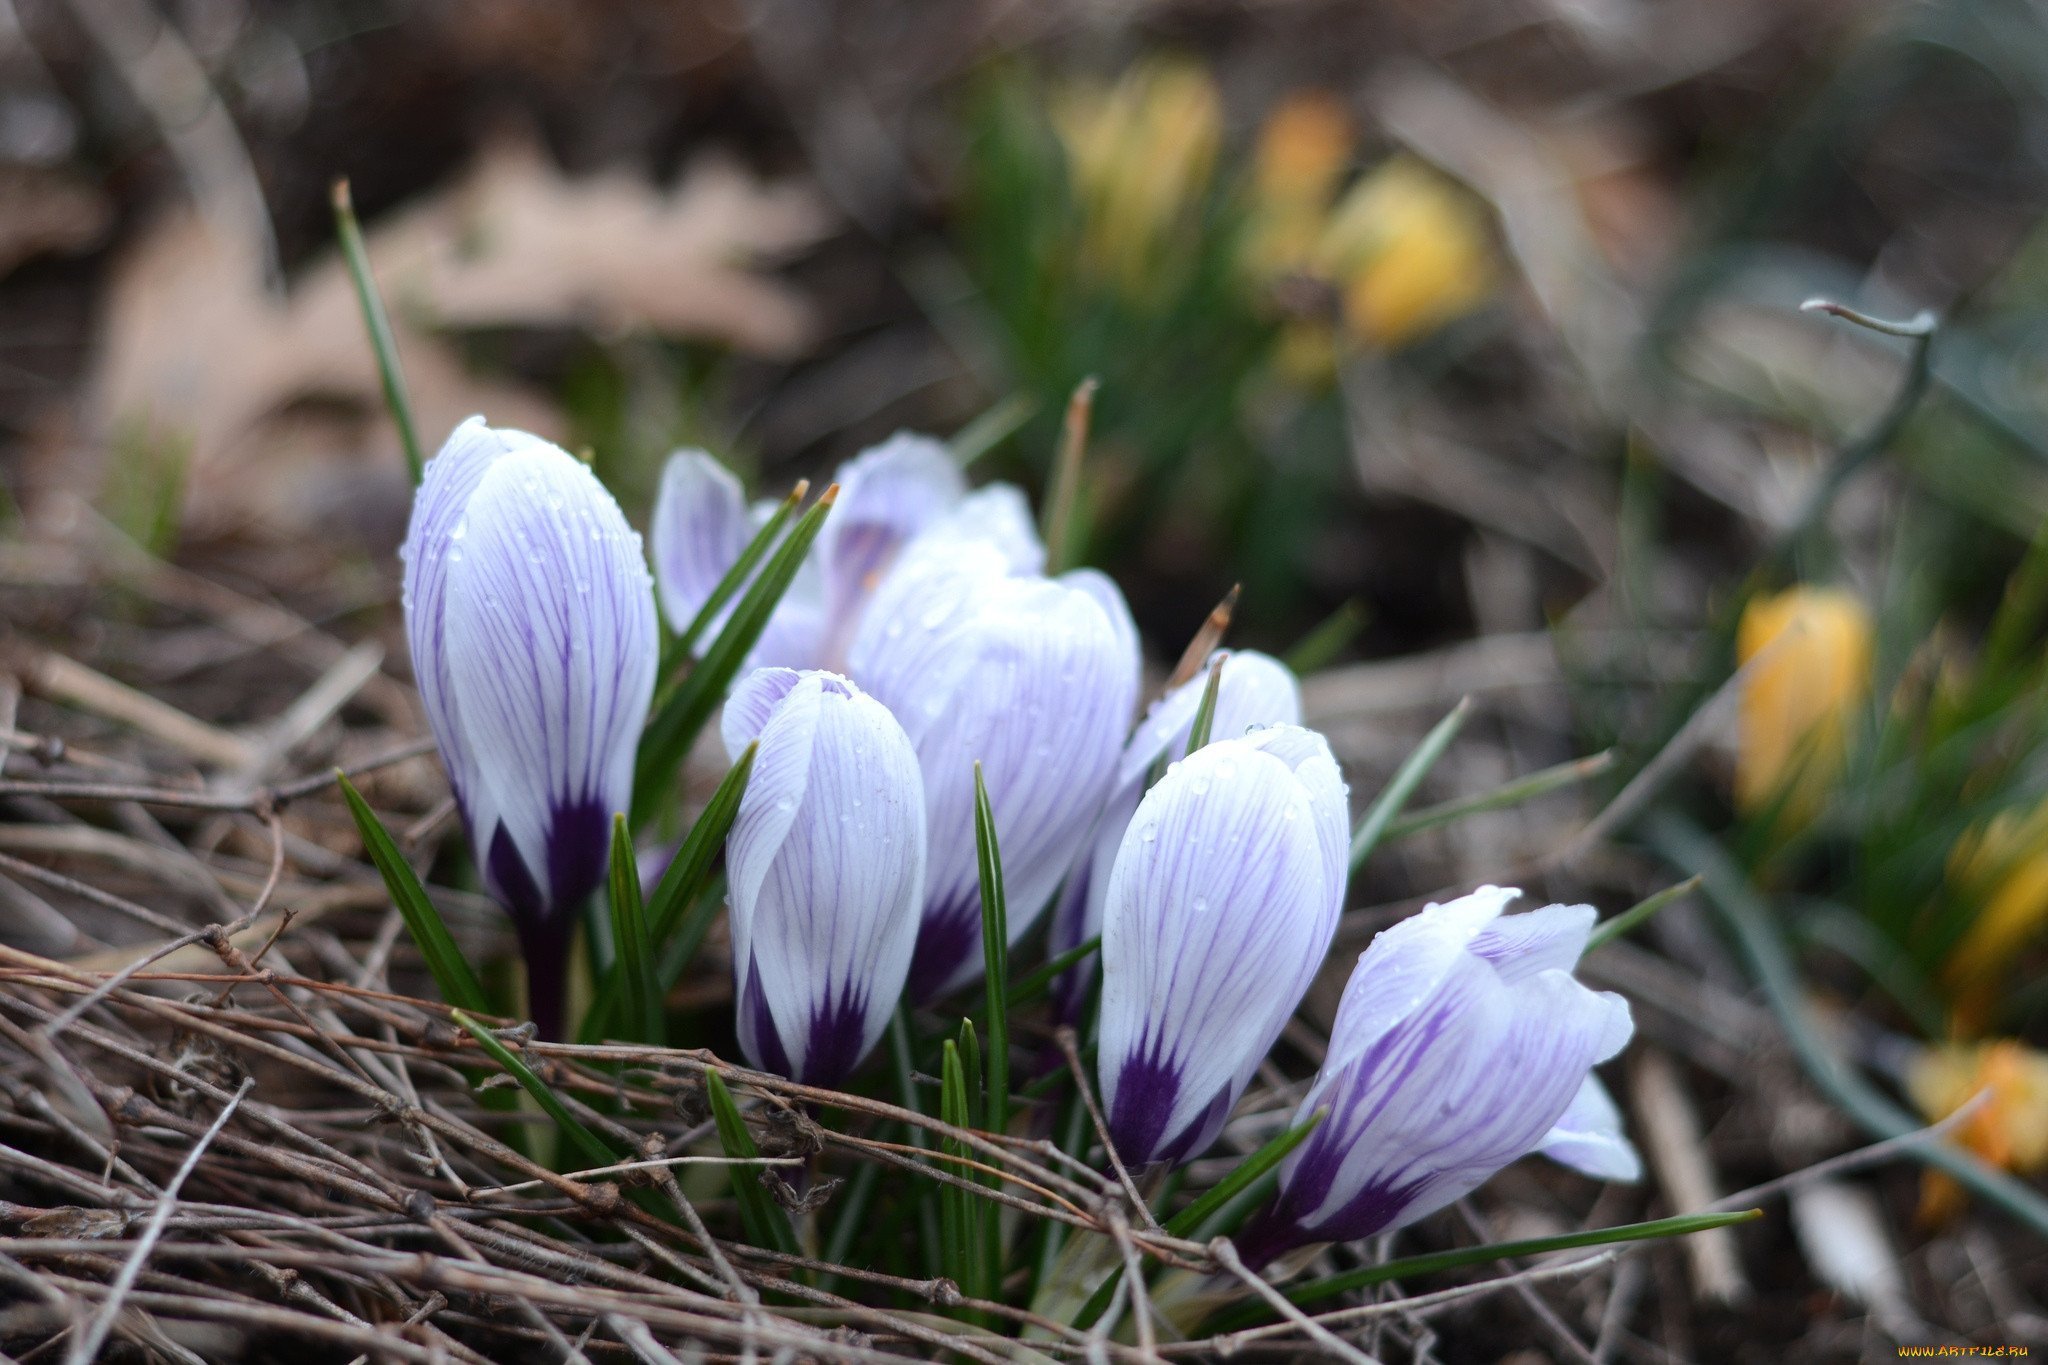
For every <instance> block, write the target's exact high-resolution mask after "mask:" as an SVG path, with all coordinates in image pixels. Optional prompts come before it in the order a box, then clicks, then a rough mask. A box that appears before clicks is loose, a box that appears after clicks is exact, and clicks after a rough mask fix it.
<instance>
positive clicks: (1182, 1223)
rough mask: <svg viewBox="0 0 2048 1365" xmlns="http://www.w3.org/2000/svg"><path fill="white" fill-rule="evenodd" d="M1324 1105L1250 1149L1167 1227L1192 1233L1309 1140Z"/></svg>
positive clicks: (1324, 1114) (1175, 1232) (1174, 1231)
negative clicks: (1242, 1158)
mask: <svg viewBox="0 0 2048 1365" xmlns="http://www.w3.org/2000/svg"><path fill="white" fill-rule="evenodd" d="M1329 1113H1330V1111H1329V1110H1327V1109H1318V1110H1316V1112H1315V1113H1313V1114H1310V1115H1309V1116H1308V1122H1307V1123H1302V1124H1297V1125H1295V1126H1294V1127H1292V1128H1289V1129H1288V1130H1287V1131H1286V1132H1284V1133H1281V1134H1279V1135H1277V1136H1276V1137H1274V1138H1273V1140H1272V1141H1270V1142H1268V1143H1267V1144H1266V1145H1265V1146H1263V1147H1261V1148H1259V1150H1258V1151H1256V1152H1253V1153H1252V1154H1251V1155H1250V1156H1248V1157H1246V1158H1245V1159H1244V1160H1243V1161H1240V1162H1238V1163H1237V1165H1236V1166H1234V1167H1232V1168H1231V1171H1230V1174H1229V1175H1226V1176H1224V1177H1223V1178H1222V1179H1221V1180H1219V1181H1217V1182H1216V1183H1215V1184H1214V1185H1211V1186H1210V1187H1209V1188H1208V1189H1207V1190H1204V1191H1203V1192H1202V1196H1201V1198H1199V1199H1197V1200H1195V1202H1194V1203H1192V1204H1190V1205H1188V1206H1187V1207H1186V1208H1184V1209H1182V1210H1181V1211H1180V1212H1179V1213H1176V1214H1175V1215H1173V1217H1171V1218H1169V1219H1167V1220H1166V1230H1167V1231H1168V1232H1170V1233H1172V1234H1173V1235H1174V1236H1176V1237H1192V1236H1193V1235H1194V1234H1195V1233H1196V1232H1197V1231H1198V1230H1200V1228H1201V1226H1202V1224H1204V1223H1206V1222H1208V1221H1209V1219H1210V1217H1211V1216H1213V1215H1214V1214H1215V1213H1216V1212H1217V1210H1219V1209H1221V1208H1222V1207H1223V1206H1224V1205H1225V1204H1228V1203H1229V1202H1230V1201H1231V1200H1233V1199H1235V1198H1237V1196H1238V1194H1239V1193H1240V1192H1241V1191H1243V1190H1245V1189H1248V1188H1250V1187H1251V1186H1252V1185H1253V1184H1254V1183H1255V1182H1256V1181H1257V1180H1258V1179H1259V1177H1260V1176H1262V1175H1264V1174H1265V1173H1266V1172H1268V1171H1270V1170H1272V1169H1274V1168H1275V1167H1276V1166H1278V1165H1279V1164H1280V1163H1281V1162H1282V1161H1285V1160H1286V1159H1287V1154H1288V1153H1289V1152H1291V1151H1293V1150H1294V1149H1295V1148H1296V1147H1299V1146H1301V1144H1302V1143H1304V1142H1306V1141H1307V1140H1308V1135H1309V1134H1310V1133H1313V1132H1314V1131H1315V1130H1316V1125H1317V1124H1319V1123H1321V1122H1322V1121H1323V1120H1324V1119H1325V1118H1327V1117H1328V1116H1329Z"/></svg>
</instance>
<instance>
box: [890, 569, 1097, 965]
mask: <svg viewBox="0 0 2048 1365" xmlns="http://www.w3.org/2000/svg"><path fill="white" fill-rule="evenodd" d="M941 551H943V553H942V552H941ZM852 664H853V676H854V677H855V678H856V679H857V680H858V681H859V682H860V684H861V686H862V687H864V688H866V689H867V690H868V691H869V692H870V693H871V694H872V695H874V696H875V697H876V698H878V699H879V700H881V701H882V702H883V703H885V704H886V705H887V706H888V707H889V709H890V710H891V711H892V712H893V713H894V714H895V715H896V717H897V719H898V720H899V721H901V722H902V725H903V729H904V732H905V733H906V734H908V735H909V736H910V740H911V743H912V744H913V745H914V746H915V747H916V749H917V754H918V761H919V764H920V765H921V766H922V768H923V770H924V779H925V809H926V813H927V828H928V830H929V845H930V849H931V867H930V870H929V874H928V876H927V878H926V885H925V911H924V930H923V935H922V937H921V938H920V940H919V943H918V954H917V960H916V962H915V963H914V964H913V966H912V969H911V990H912V993H913V994H914V995H915V996H917V998H919V999H925V1000H928V999H932V998H935V997H936V996H938V995H942V994H944V993H945V992H947V991H950V990H953V989H956V988H957V987H959V986H961V985H964V984H966V983H967V982H968V981H971V980H973V979H974V977H975V976H976V975H977V974H978V973H979V972H980V970H981V962H982V953H981V911H980V903H981V898H980V885H979V878H978V876H977V872H976V865H975V842H974V764H975V763H976V762H977V761H979V762H980V763H981V764H982V767H983V772H984V776H985V780H986V782H987V784H988V790H989V799H990V804H991V807H992V809H993V812H994V815H995V822H996V834H997V838H998V841H999V843H1000V845H1001V849H1002V857H1003V880H1004V890H1005V893H1006V899H1007V901H1008V906H1009V925H1010V934H1011V937H1012V939H1013V940H1014V939H1016V938H1018V937H1020V936H1022V935H1023V934H1024V933H1025V932H1026V931H1027V930H1028V929H1029V928H1030V927H1031V925H1032V924H1033V923H1034V922H1035V921H1036V920H1037V918H1038V916H1039V915H1040V914H1042V913H1043V912H1044V910H1045V908H1046V906H1047V905H1048V903H1049V902H1050V901H1051V899H1052V896H1053V893H1054V892H1055V891H1056V890H1057V889H1058V886H1059V884H1060V881H1061V880H1062V878H1064V876H1065V875H1066V872H1067V869H1068V868H1069V867H1071V866H1072V864H1073V861H1074V858H1075V856H1076V854H1077V853H1078V851H1079V849H1080V846H1081V844H1082V841H1083V840H1085V839H1086V838H1087V837H1088V833H1089V829H1090V826H1091V824H1092V822H1093V820H1094V817H1095V814H1096V812H1097V810H1098V809H1099V808H1100V804H1101V801H1102V798H1103V793H1104V792H1105V791H1106V790H1107V787H1108V781H1109V775H1110V771H1111V769H1112V768H1113V767H1114V765H1115V762H1116V754H1117V748H1118V746H1119V744H1120V743H1121V741H1122V738H1123V730H1124V725H1125V723H1126V720H1127V718H1128V717H1129V715H1130V713H1131V708H1132V706H1133V705H1134V704H1135V698H1136V693H1137V670H1136V660H1135V658H1134V656H1133V655H1132V654H1131V653H1130V652H1129V650H1128V649H1126V648H1125V646H1124V642H1123V641H1122V640H1121V639H1120V638H1119V635H1118V631H1117V628H1116V626H1115V625H1114V623H1113V622H1112V621H1111V619H1110V617H1109V615H1108V614H1107V613H1106V612H1105V611H1104V610H1103V608H1102V607H1101V605H1099V603H1098V602H1097V600H1096V599H1095V597H1094V596H1092V595H1091V593H1090V592H1089V591H1087V590H1084V589H1082V588H1079V587H1074V586H1070V585H1067V584H1064V583H1059V582H1051V581H1048V580H1045V579H1042V578H1027V577H1012V576H1010V575H1009V563H1008V560H1007V558H1006V557H1005V555H1004V552H1003V551H1002V550H1001V549H1000V548H998V547H997V546H995V545H994V544H992V543H990V542H987V541H960V542H948V543H946V544H944V545H939V544H937V543H929V544H928V543H927V542H926V541H925V540H923V539H921V540H920V541H919V543H918V544H917V545H914V546H913V547H912V549H911V551H910V552H909V553H908V554H906V556H905V557H904V561H903V563H901V564H899V565H898V567H897V569H896V571H895V572H894V573H892V574H890V575H889V577H888V579H887V580H886V581H885V582H884V584H883V586H882V590H881V591H880V592H879V593H878V594H877V595H876V598H875V601H874V603H873V604H872V606H871V607H870V608H869V611H868V614H867V619H866V620H865V621H864V623H863V625H862V627H861V631H860V634H859V635H858V636H857V637H856V639H855V641H854V647H853V650H852Z"/></svg>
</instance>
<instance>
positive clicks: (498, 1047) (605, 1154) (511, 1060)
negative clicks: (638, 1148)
mask: <svg viewBox="0 0 2048 1365" xmlns="http://www.w3.org/2000/svg"><path fill="white" fill-rule="evenodd" d="M454 1013H455V1022H456V1023H458V1024H460V1025H462V1027H464V1028H465V1029H468V1030H469V1036H470V1037H472V1038H474V1039H476V1041H477V1046H479V1047H481V1048H482V1049H483V1050H484V1051H485V1052H486V1053H488V1054H489V1055H490V1058H491V1060H492V1061H494V1062H496V1063H497V1064H498V1065H499V1066H501V1067H503V1068H504V1070H505V1074H506V1075H508V1076H510V1077H512V1079H514V1080H516V1081H518V1082H519V1084H520V1085H521V1086H523V1087H525V1090H526V1093H527V1094H529V1095H531V1096H533V1099H534V1103H536V1104H538V1105H539V1106H540V1107H541V1108H542V1109H543V1110H545V1111H546V1112H547V1116H548V1117H549V1118H551V1119H553V1120H554V1121H555V1126H556V1127H557V1128H559V1129H561V1130H562V1135H563V1136H564V1137H566V1138H568V1139H569V1141H570V1142H572V1143H574V1144H575V1146H576V1150H577V1151H579V1152H581V1153H582V1154H583V1157H584V1159H585V1160H586V1161H588V1162H589V1163H590V1164H591V1165H592V1166H610V1165H612V1164H613V1163H614V1162H616V1161H617V1160H618V1159H619V1154H618V1153H617V1152H614V1151H613V1150H612V1149H611V1147H610V1146H609V1145H607V1144H606V1143H605V1141H604V1139H603V1138H600V1137H599V1136H598V1135H597V1134H595V1133H593V1132H591V1131H590V1130H589V1129H588V1128H586V1127H584V1126H583V1120H581V1119H579V1118H577V1117H576V1116H575V1115H574V1114H572V1113H570V1112H569V1106H568V1105H566V1104H564V1103H562V1098H561V1096H559V1095H557V1094H556V1093H555V1092H554V1091H553V1090H552V1089H551V1088H550V1087H549V1086H548V1083H547V1082H546V1081H544V1080H542V1079H541V1078H540V1077H539V1076H537V1075H535V1074H534V1072H533V1068H532V1067H529V1066H528V1065H527V1064H526V1063H525V1062H524V1061H523V1060H521V1058H520V1056H519V1054H518V1053H516V1052H514V1051H513V1050H512V1049H511V1048H509V1047H506V1046H505V1045H504V1044H503V1043H501V1042H499V1041H498V1035H496V1034H495V1033H492V1032H491V1031H490V1030H489V1029H487V1028H485V1027H484V1026H483V1025H482V1024H479V1023H478V1022H477V1021H476V1020H474V1019H472V1018H470V1017H469V1016H468V1015H467V1014H465V1013H463V1012H462V1011H461V1010H456V1011H455V1012H454Z"/></svg>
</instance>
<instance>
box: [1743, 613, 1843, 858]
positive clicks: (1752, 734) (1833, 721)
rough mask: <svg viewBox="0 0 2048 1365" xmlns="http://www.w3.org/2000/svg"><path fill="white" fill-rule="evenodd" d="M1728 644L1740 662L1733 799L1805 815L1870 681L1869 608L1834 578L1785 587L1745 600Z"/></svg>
mask: <svg viewBox="0 0 2048 1365" xmlns="http://www.w3.org/2000/svg"><path fill="white" fill-rule="evenodd" d="M1735 650H1736V656H1737V658H1738V659H1739V660H1740V662H1741V663H1742V664H1743V665H1744V667H1746V668H1747V669H1748V673H1747V675H1746V676H1745V677H1744V679H1743V682H1742V716H1741V726H1740V734H1739V736H1738V740H1737V749H1736V758H1735V804H1736V805H1738V806H1740V807H1741V808H1742V809H1743V810H1745V811H1750V812H1758V811H1769V810H1772V809H1775V810H1776V811H1777V812H1778V817H1779V818H1780V819H1781V820H1783V821H1784V822H1786V823H1787V824H1791V825H1802V824H1805V823H1806V822H1808V821H1809V820H1811V819H1812V818H1813V817H1814V816H1815V815H1818V814H1819V813H1820V808H1821V805H1822V803H1823V802H1824V801H1825V800H1826V799H1827V793H1828V789H1829V788H1830V787H1831V786H1833V785H1834V781H1835V778H1836V777H1837V776H1838V775H1839V774H1840V773H1841V770H1842V764H1843V762H1844V760H1845V759H1846V758H1847V755H1848V748H1849V727H1850V721H1851V718H1852V716H1853V713H1854V711H1855V709H1856V708H1857V707H1858V706H1860V705H1862V703H1863V699H1864V697H1865V696H1867V695H1868V694H1869V691H1870V656H1871V628H1870V613H1869V611H1867V610H1866V609H1865V608H1864V606H1863V604H1862V603H1861V602H1859V601H1857V600H1856V598H1855V597H1854V596H1852V595H1851V594H1849V593H1846V592H1843V591H1841V590H1840V589H1837V588H1792V589H1789V590H1788V591H1785V592H1782V593H1778V594H1776V595H1774V596H1770V597H1760V598H1757V599H1756V600H1755V601H1753V602H1751V603H1750V604H1749V605H1748V606H1747V607H1745V608H1744V609H1743V612H1742V622H1741V624H1740V625H1739V626H1738V627H1737V629H1736V636H1735Z"/></svg>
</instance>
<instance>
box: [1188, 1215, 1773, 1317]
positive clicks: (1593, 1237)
mask: <svg viewBox="0 0 2048 1365" xmlns="http://www.w3.org/2000/svg"><path fill="white" fill-rule="evenodd" d="M1761 1217H1763V1210H1762V1209H1743V1210H1741V1211H1739V1212H1736V1213H1687V1214H1681V1215H1679V1216H1678V1217H1676V1218H1659V1219H1656V1220H1655V1221H1653V1222H1648V1223H1624V1224H1622V1225H1620V1226H1619V1227H1611V1228H1589V1229H1587V1230H1586V1231H1584V1232H1566V1233H1560V1234H1558V1235H1557V1236H1555V1237H1530V1238H1527V1239H1525V1240H1523V1241H1519V1242H1495V1243H1492V1244H1490V1245H1488V1246H1479V1247H1459V1248H1457V1249H1456V1250H1454V1251H1434V1252H1431V1253H1429V1254H1428V1255H1425V1256H1404V1257H1402V1258H1401V1259H1399V1260H1396V1261H1386V1262H1383V1263H1381V1264H1379V1265H1369V1266H1365V1267H1362V1268H1361V1269H1358V1270H1350V1271H1346V1272H1345V1273H1344V1274H1342V1275H1331V1276H1329V1277H1327V1278H1326V1279H1321V1280H1314V1281H1311V1282H1310V1283H1308V1284H1304V1285H1298V1286H1296V1287H1295V1288H1293V1289H1289V1290H1285V1291H1283V1292H1284V1293H1285V1294H1286V1295H1287V1300H1288V1302H1290V1303H1293V1304H1296V1305H1298V1306H1306V1305H1308V1304H1312V1303H1320V1302H1322V1301H1323V1300H1324V1299H1331V1298H1335V1297H1336V1296H1337V1295H1339V1294H1348V1293H1350V1292H1352V1291H1353V1290H1357V1289H1367V1288H1370V1287H1371V1286H1373V1285H1376V1284H1385V1283H1386V1282H1387V1281H1389V1280H1405V1279H1412V1278H1414V1277H1415V1276H1418V1275H1434V1274H1436V1273H1437V1272H1438V1271H1442V1270H1455V1269H1457V1268H1458V1267H1459V1266H1467V1265H1484V1264H1486V1263H1487V1262H1489V1261H1502V1260H1508V1259H1511V1258H1513V1257H1517V1256H1540V1255H1543V1254H1544V1253H1546V1252H1551V1251H1571V1250H1574V1249H1575V1248H1579V1247H1597V1246H1607V1245H1609V1244H1610V1243H1614V1242H1640V1241H1645V1240H1648V1239H1650V1238H1653V1237H1683V1236H1685V1235H1686V1234H1687V1233H1692V1232H1705V1231H1706V1230H1707V1229H1709V1228H1725V1227H1727V1226H1728V1225H1729V1224H1731V1223H1747V1222H1749V1221H1751V1220H1752V1219H1756V1218H1761ZM1271 1314H1272V1309H1270V1308H1269V1307H1267V1306H1266V1305H1265V1304H1263V1303H1247V1304H1242V1305H1240V1306H1238V1307H1236V1308H1233V1309H1231V1310H1229V1311H1228V1312H1227V1313H1225V1314H1224V1315H1223V1316H1222V1317H1219V1318H1215V1319H1212V1320H1210V1321H1209V1322H1207V1323H1204V1324H1203V1331H1204V1332H1209V1333H1213V1332H1232V1331H1236V1330H1237V1329H1238V1328H1240V1327H1249V1326H1251V1325H1252V1324H1254V1323H1257V1322H1263V1321H1265V1320H1266V1319H1267V1318H1268V1317H1269V1316H1271Z"/></svg>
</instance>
